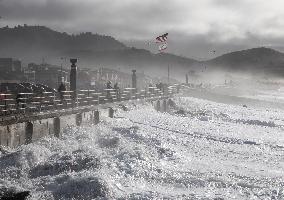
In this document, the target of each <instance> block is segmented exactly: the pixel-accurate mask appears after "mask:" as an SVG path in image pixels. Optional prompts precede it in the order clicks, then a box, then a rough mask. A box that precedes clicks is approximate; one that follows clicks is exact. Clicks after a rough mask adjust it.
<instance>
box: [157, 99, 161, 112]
mask: <svg viewBox="0 0 284 200" xmlns="http://www.w3.org/2000/svg"><path fill="white" fill-rule="evenodd" d="M156 110H157V111H161V102H160V100H158V101H157V102H156Z"/></svg>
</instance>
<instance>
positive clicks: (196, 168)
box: [0, 98, 284, 200]
mask: <svg viewBox="0 0 284 200" xmlns="http://www.w3.org/2000/svg"><path fill="white" fill-rule="evenodd" d="M175 102H176V103H177V105H178V107H179V109H176V110H171V111H170V112H169V113H159V112H157V111H155V110H154V109H153V107H152V106H150V105H147V104H145V105H138V106H134V105H128V107H129V108H130V111H127V112H125V111H122V110H118V111H117V113H116V118H115V119H109V118H105V119H103V121H102V122H101V123H100V124H99V125H89V126H83V127H80V128H70V129H69V130H66V131H65V134H64V136H63V138H61V139H57V138H44V139H42V140H41V141H38V142H36V143H34V144H30V145H26V146H22V147H20V148H19V149H17V150H13V151H12V152H10V153H7V154H2V155H0V184H2V185H4V186H6V187H11V186H13V187H17V190H30V191H31V194H32V195H31V197H30V199H95V198H96V197H97V196H101V197H105V198H106V199H163V198H164V199H216V200H217V199H284V191H283V188H284V130H283V129H284V113H283V112H282V111H280V110H273V109H269V110H266V109H261V108H259V109H258V108H250V107H249V108H243V107H240V106H235V105H225V104H218V103H213V102H210V101H205V100H200V99H195V98H176V99H175ZM178 110H179V112H178V113H179V114H175V113H176V112H177V111H178ZM97 199H103V198H100V197H97Z"/></svg>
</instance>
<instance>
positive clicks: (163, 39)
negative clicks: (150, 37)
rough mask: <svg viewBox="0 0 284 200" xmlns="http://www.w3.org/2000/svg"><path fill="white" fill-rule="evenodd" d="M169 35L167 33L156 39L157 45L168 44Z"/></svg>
mask: <svg viewBox="0 0 284 200" xmlns="http://www.w3.org/2000/svg"><path fill="white" fill-rule="evenodd" d="M168 35H169V34H168V33H165V34H163V35H160V36H158V37H156V43H162V42H166V41H167V39H168Z"/></svg>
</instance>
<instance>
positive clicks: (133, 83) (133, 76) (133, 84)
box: [132, 69, 137, 89]
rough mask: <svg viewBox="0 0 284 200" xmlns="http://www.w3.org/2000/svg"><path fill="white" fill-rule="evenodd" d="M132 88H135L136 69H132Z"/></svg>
mask: <svg viewBox="0 0 284 200" xmlns="http://www.w3.org/2000/svg"><path fill="white" fill-rule="evenodd" d="M132 88H135V89H136V88H137V79H136V70H135V69H134V70H132Z"/></svg>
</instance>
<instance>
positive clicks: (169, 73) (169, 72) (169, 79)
mask: <svg viewBox="0 0 284 200" xmlns="http://www.w3.org/2000/svg"><path fill="white" fill-rule="evenodd" d="M169 83H170V65H168V84H169Z"/></svg>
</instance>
